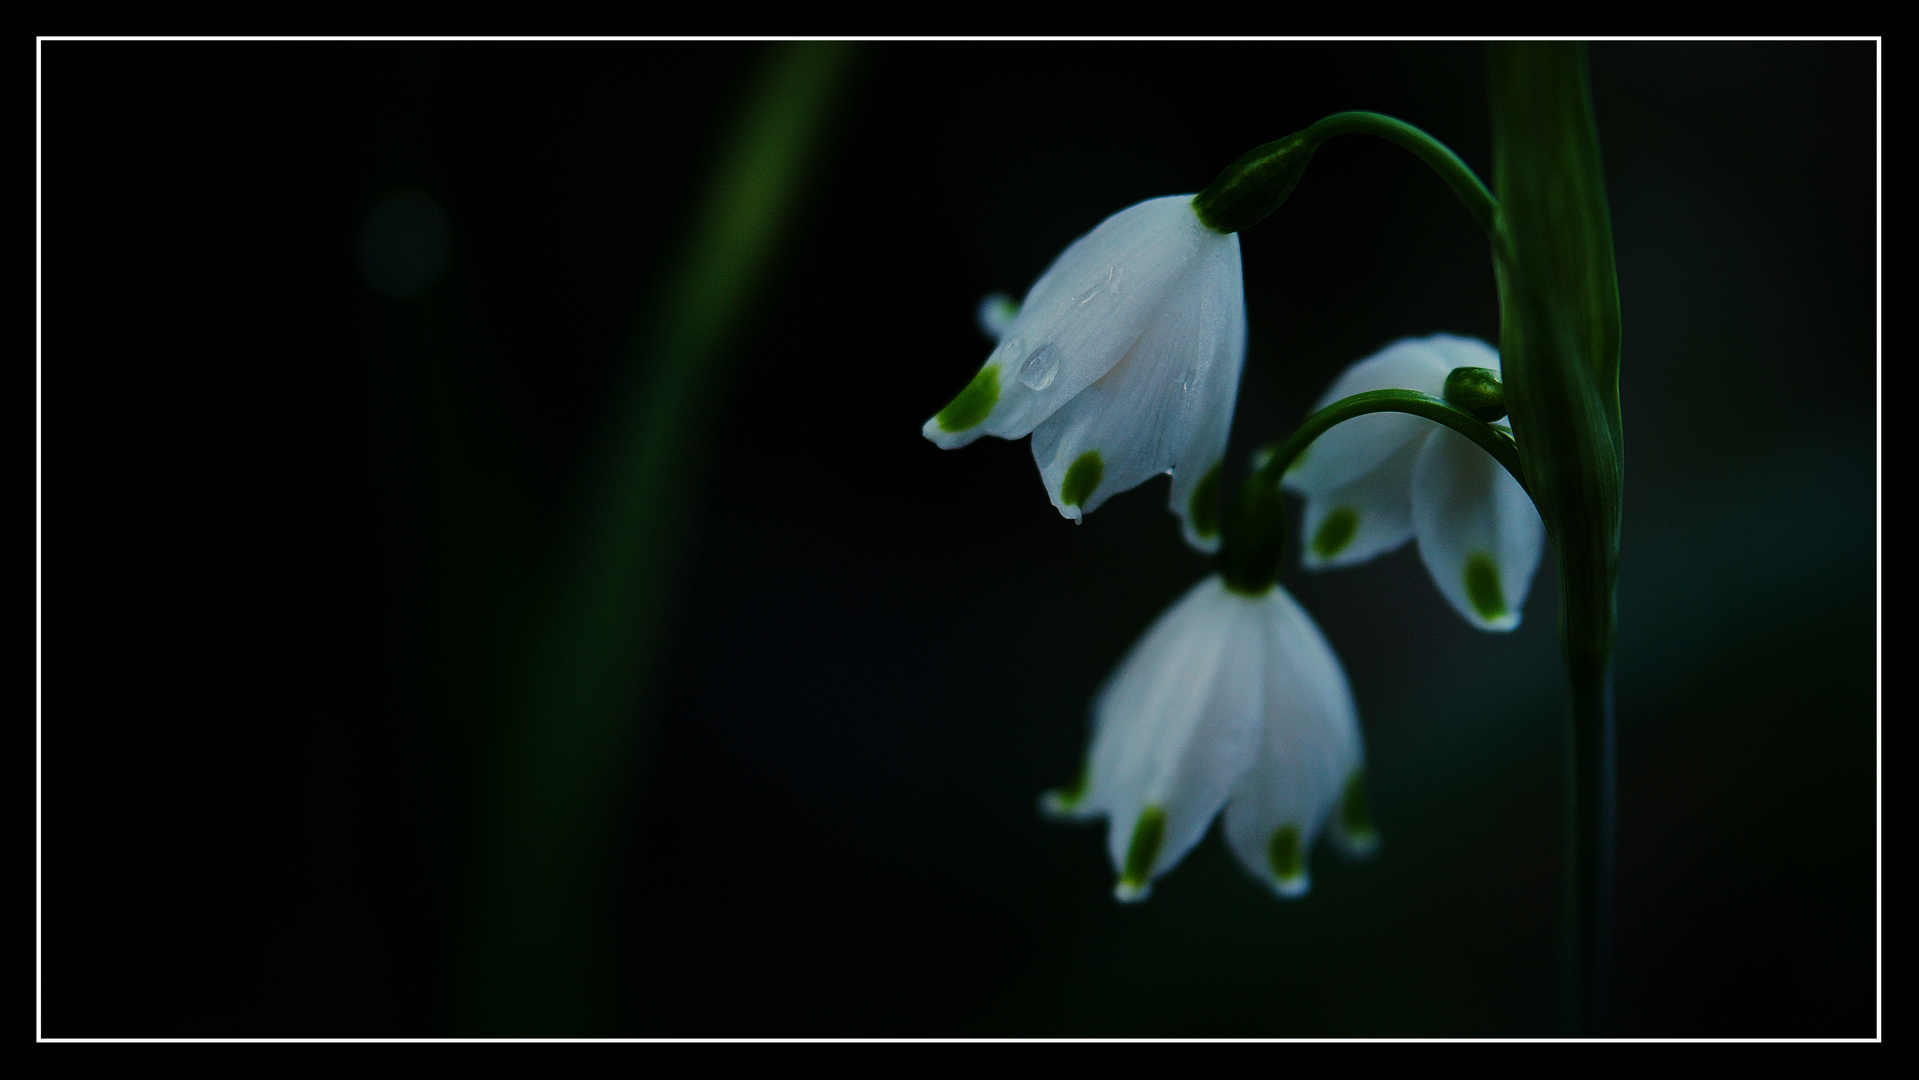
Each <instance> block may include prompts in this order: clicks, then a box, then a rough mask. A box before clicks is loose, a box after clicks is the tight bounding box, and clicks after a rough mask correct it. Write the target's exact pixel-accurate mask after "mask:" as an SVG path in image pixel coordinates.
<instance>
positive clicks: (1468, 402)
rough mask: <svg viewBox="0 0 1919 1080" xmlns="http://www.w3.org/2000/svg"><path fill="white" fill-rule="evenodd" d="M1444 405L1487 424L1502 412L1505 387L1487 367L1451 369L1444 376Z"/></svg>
mask: <svg viewBox="0 0 1919 1080" xmlns="http://www.w3.org/2000/svg"><path fill="white" fill-rule="evenodd" d="M1446 404H1448V405H1451V406H1453V407H1454V408H1456V409H1459V410H1461V411H1463V412H1465V413H1466V414H1468V415H1469V416H1471V417H1472V418H1473V419H1475V420H1477V421H1479V422H1480V423H1482V424H1490V423H1492V422H1493V421H1495V420H1498V419H1500V418H1501V417H1503V416H1505V415H1506V388H1505V387H1503V386H1501V385H1500V384H1499V372H1497V371H1494V370H1492V369H1491V368H1483V367H1461V368H1454V369H1453V370H1452V373H1451V374H1449V375H1447V376H1446Z"/></svg>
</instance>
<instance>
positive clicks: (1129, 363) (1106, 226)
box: [921, 195, 1246, 551]
mask: <svg viewBox="0 0 1919 1080" xmlns="http://www.w3.org/2000/svg"><path fill="white" fill-rule="evenodd" d="M1002 312H1003V309H999V310H996V311H986V310H984V309H983V310H982V312H981V323H982V325H983V326H986V327H988V328H989V329H999V330H1001V331H1002V332H1003V336H1001V337H1000V341H999V346H998V347H997V348H995V349H994V350H993V352H992V354H991V355H990V356H988V357H987V359H986V363H985V365H984V366H982V367H981V368H980V371H979V374H977V375H975V376H974V377H973V381H972V382H970V383H968V384H967V386H966V388H965V389H964V390H962V391H960V393H959V396H957V397H955V398H954V399H953V401H952V402H951V403H950V404H948V405H947V406H946V407H945V408H944V409H941V410H940V411H939V413H938V414H937V415H935V416H934V417H933V418H932V419H930V420H928V421H927V422H926V424H925V426H924V427H923V428H922V429H921V430H922V431H923V432H924V434H925V435H926V437H927V438H928V439H931V440H932V441H933V442H935V443H937V444H938V445H939V446H941V447H942V448H945V449H949V450H950V449H953V448H955V447H960V446H965V445H966V444H967V443H970V442H972V441H973V440H974V439H977V438H979V437H980V436H981V435H997V436H999V437H1000V438H1003V439H1017V438H1019V437H1021V436H1023V435H1026V434H1029V433H1030V434H1031V435H1032V436H1033V460H1034V461H1035V462H1037V463H1038V465H1039V471H1040V477H1041V479H1042V480H1043V481H1044V482H1045V484H1046V490H1047V493H1048V494H1049V495H1051V496H1052V499H1053V505H1054V506H1056V507H1058V508H1059V512H1060V513H1061V514H1064V515H1065V516H1067V517H1069V518H1072V519H1073V520H1075V521H1078V520H1080V517H1081V515H1082V514H1084V513H1086V512H1088V511H1091V510H1093V509H1095V508H1097V507H1098V506H1099V505H1100V504H1101V503H1103V502H1105V501H1106V499H1107V498H1108V497H1109V496H1111V495H1114V494H1116V493H1118V492H1121V491H1125V490H1127V489H1129V488H1132V487H1136V486H1138V485H1139V484H1141V483H1144V482H1145V481H1146V480H1148V479H1150V478H1151V477H1154V476H1157V475H1159V474H1160V473H1163V472H1169V471H1170V472H1171V473H1172V474H1173V484H1172V497H1171V507H1172V510H1173V512H1174V513H1176V514H1178V515H1179V516H1180V519H1181V520H1182V522H1183V523H1184V525H1185V533H1186V538H1187V540H1188V541H1190V542H1191V543H1192V544H1194V545H1195V546H1196V547H1199V548H1200V549H1201V550H1205V551H1211V550H1214V549H1215V548H1216V547H1217V546H1218V531H1217V527H1216V522H1215V521H1214V516H1213V514H1212V513H1211V506H1212V503H1211V499H1212V495H1211V492H1210V490H1209V491H1206V492H1204V493H1203V494H1202V497H1201V499H1200V500H1199V502H1198V504H1197V505H1199V506H1200V507H1201V509H1200V510H1199V512H1198V513H1197V514H1196V513H1195V510H1194V507H1195V505H1196V502H1195V498H1194V496H1195V494H1196V493H1200V492H1201V487H1202V482H1203V481H1205V480H1206V479H1207V477H1208V476H1209V475H1212V474H1213V470H1214V469H1215V468H1216V467H1217V466H1218V465H1219V463H1220V459H1221V457H1222V456H1223V455H1224V454H1225V452H1226V437H1227V434H1228V431H1229V429H1230V428H1231V426H1232V420H1233V403H1234V401H1235V399H1236V397H1237V396H1238V392H1239V373H1240V368H1241V366H1242V364H1243V363H1244V361H1245V356H1246V296H1245V289H1244V286H1243V284H1242V282H1241V276H1240V259H1239V237H1238V236H1237V235H1236V234H1222V233H1216V232H1214V231H1212V230H1211V229H1208V228H1207V227H1206V226H1204V225H1202V224H1200V221H1199V218H1198V217H1197V216H1196V215H1195V214H1194V213H1193V208H1192V196H1190V195H1170V196H1167V197H1165V198H1160V199H1148V200H1147V201H1145V202H1143V203H1139V204H1138V205H1136V206H1132V207H1128V208H1127V209H1125V210H1122V211H1120V212H1119V213H1117V214H1114V215H1113V216H1112V217H1109V218H1107V219H1106V220H1105V221H1103V222H1101V223H1100V224H1099V226H1098V227H1097V228H1095V229H1094V230H1093V231H1092V232H1090V233H1087V234H1086V235H1085V236H1083V237H1081V238H1079V239H1078V240H1076V241H1074V242H1073V244H1072V245H1071V246H1070V247H1068V248H1067V249H1066V250H1065V252H1063V253H1062V254H1061V255H1060V257H1059V258H1058V259H1056V260H1054V262H1053V265H1052V266H1051V267H1049V268H1048V269H1047V271H1046V273H1044V274H1042V275H1040V278H1039V280H1038V281H1037V282H1035V283H1034V284H1033V287H1032V289H1031V290H1029V291H1028V292H1027V294H1026V299H1025V301H1024V302H1023V303H1021V304H1020V306H1019V311H1018V314H1017V315H1015V316H1013V318H1012V319H1011V321H1010V323H1004V322H1003V321H1002V318H1003V316H1002ZM1208 487H1210V485H1208Z"/></svg>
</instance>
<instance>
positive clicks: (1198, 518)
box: [1187, 461, 1226, 540]
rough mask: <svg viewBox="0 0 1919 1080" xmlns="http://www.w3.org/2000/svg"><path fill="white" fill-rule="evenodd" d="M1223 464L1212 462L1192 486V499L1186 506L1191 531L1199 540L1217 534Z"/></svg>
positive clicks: (1222, 462)
mask: <svg viewBox="0 0 1919 1080" xmlns="http://www.w3.org/2000/svg"><path fill="white" fill-rule="evenodd" d="M1225 464H1226V463H1225V462H1224V461H1215V462H1213V467H1212V468H1210V469H1207V470H1206V475H1205V476H1202V477H1200V478H1199V484H1198V486H1196V487H1194V488H1193V499H1192V502H1191V503H1190V504H1188V506H1187V510H1188V514H1187V516H1188V517H1189V518H1191V519H1192V522H1193V532H1194V533H1195V534H1196V535H1197V536H1198V537H1199V538H1200V539H1201V540H1211V539H1212V538H1213V537H1215V536H1217V535H1219V470H1220V467H1221V466H1222V465H1225Z"/></svg>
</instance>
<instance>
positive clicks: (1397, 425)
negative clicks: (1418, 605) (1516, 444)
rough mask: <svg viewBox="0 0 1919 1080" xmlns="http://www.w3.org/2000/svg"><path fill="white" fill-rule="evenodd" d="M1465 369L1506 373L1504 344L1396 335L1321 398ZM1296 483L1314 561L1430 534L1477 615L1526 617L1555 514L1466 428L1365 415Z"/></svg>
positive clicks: (1438, 557)
mask: <svg viewBox="0 0 1919 1080" xmlns="http://www.w3.org/2000/svg"><path fill="white" fill-rule="evenodd" d="M1461 367H1479V368H1488V369H1491V370H1492V371H1495V372H1497V371H1498V370H1499V353H1498V352H1497V351H1495V350H1494V349H1493V347H1492V346H1490V345H1488V344H1486V343H1485V342H1483V341H1479V340H1476V339H1473V338H1465V337H1454V336H1452V335H1449V334H1436V335H1434V336H1432V337H1428V338H1416V339H1407V340H1405V341H1398V342H1394V343H1393V344H1391V345H1389V346H1387V347H1386V348H1385V349H1383V350H1381V351H1380V352H1378V353H1377V354H1375V355H1373V356H1370V357H1368V358H1366V359H1364V360H1361V361H1360V362H1358V363H1357V364H1354V365H1353V366H1352V367H1349V368H1347V369H1346V371H1345V373H1343V374H1342V375H1340V377H1339V378H1338V380H1336V381H1335V382H1334V383H1333V385H1332V388H1331V389H1329V390H1327V391H1326V393H1325V394H1324V395H1323V396H1322V397H1321V398H1320V399H1319V403H1318V404H1317V405H1315V406H1313V408H1314V409H1315V410H1318V409H1323V408H1325V407H1326V406H1328V405H1331V404H1332V403H1333V402H1335V401H1338V400H1339V399H1341V398H1344V397H1350V396H1352V395H1353V394H1360V393H1365V392H1366V391H1368V390H1387V389H1403V390H1418V391H1421V392H1423V393H1427V394H1431V395H1433V396H1435V397H1443V396H1444V394H1445V388H1446V376H1447V375H1448V374H1449V373H1451V372H1452V370H1453V369H1454V368H1461ZM1498 426H1500V427H1509V426H1510V425H1508V424H1507V422H1506V421H1504V420H1502V421H1499V422H1498ZM1285 486H1286V488H1287V490H1289V491H1294V492H1297V493H1299V494H1301V495H1304V496H1305V497H1306V513H1305V516H1304V518H1303V525H1304V529H1303V535H1302V537H1301V551H1302V555H1301V561H1302V562H1303V563H1304V564H1305V565H1306V566H1307V567H1309V568H1313V569H1324V568H1327V567H1334V566H1352V565H1354V564H1356V563H1362V562H1365V561H1366V560H1368V559H1371V558H1373V557H1374V556H1377V555H1382V554H1384V553H1386V552H1388V551H1392V550H1394V549H1396V548H1398V547H1399V546H1400V545H1401V544H1404V543H1405V542H1406V541H1407V540H1409V539H1412V538H1414V537H1418V538H1419V557H1420V558H1421V559H1422V560H1424V562H1425V563H1426V569H1427V570H1429V571H1430V572H1431V573H1432V575H1433V581H1434V582H1436V583H1437V584H1438V585H1439V591H1440V592H1441V593H1443V594H1444V595H1445V597H1446V599H1447V601H1449V602H1450V603H1451V604H1452V606H1453V607H1454V608H1455V609H1456V610H1457V611H1458V612H1459V613H1460V615H1462V616H1464V617H1465V619H1466V621H1468V622H1470V623H1472V624H1473V625H1474V626H1477V627H1479V628H1480V629H1482V630H1511V629H1513V628H1514V627H1516V626H1518V625H1519V612H1520V608H1521V607H1522V606H1523V605H1524V604H1525V602H1526V594H1527V592H1528V591H1529V590H1531V588H1532V580H1533V572H1534V571H1536V570H1537V569H1538V568H1539V556H1540V552H1541V550H1542V549H1543V546H1544V544H1545V538H1546V527H1545V523H1544V522H1542V521H1541V520H1540V519H1539V511H1538V510H1537V509H1535V508H1534V507H1533V503H1532V499H1531V498H1529V497H1528V496H1527V495H1526V490H1525V489H1524V488H1522V487H1520V486H1519V482H1518V481H1517V480H1514V479H1513V478H1512V476H1511V474H1509V473H1507V472H1506V470H1505V469H1504V468H1502V467H1501V466H1500V465H1499V463H1498V462H1496V461H1494V460H1493V457H1492V455H1490V454H1488V453H1486V452H1485V451H1484V450H1482V449H1480V448H1479V447H1477V446H1475V445H1473V443H1472V441H1471V440H1469V439H1467V438H1466V437H1465V436H1463V435H1460V434H1458V433H1457V432H1454V431H1451V430H1449V429H1447V428H1446V427H1444V426H1442V425H1440V424H1437V423H1434V422H1433V421H1431V420H1427V419H1424V418H1422V417H1417V416H1409V415H1407V414H1405V413H1372V414H1369V415H1366V416H1360V417H1357V418H1355V419H1352V420H1348V421H1346V422H1345V423H1342V424H1340V425H1338V426H1336V427H1334V428H1332V429H1331V430H1329V431H1327V432H1326V433H1325V434H1324V435H1321V436H1320V437H1319V438H1318V439H1317V440H1315V441H1314V443H1313V445H1312V446H1310V447H1308V448H1307V450H1306V453H1305V454H1303V455H1301V457H1300V458H1299V459H1298V461H1296V462H1295V463H1294V464H1293V466H1292V468H1291V469H1290V470H1289V471H1288V472H1287V474H1286V478H1285Z"/></svg>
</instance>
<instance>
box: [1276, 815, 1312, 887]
mask: <svg viewBox="0 0 1919 1080" xmlns="http://www.w3.org/2000/svg"><path fill="white" fill-rule="evenodd" d="M1266 862H1267V864H1268V865H1269V866H1270V867H1272V871H1273V888H1274V889H1275V890H1277V891H1278V892H1279V895H1281V896H1304V895H1305V894H1306V889H1307V886H1308V881H1307V878H1306V847H1305V845H1304V844H1302V843H1300V839H1299V826H1297V825H1281V826H1280V827H1279V828H1277V829H1274V830H1273V837H1272V839H1270V840H1268V841H1267V842H1266Z"/></svg>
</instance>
